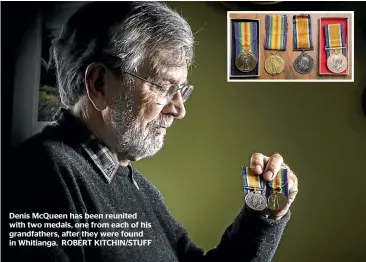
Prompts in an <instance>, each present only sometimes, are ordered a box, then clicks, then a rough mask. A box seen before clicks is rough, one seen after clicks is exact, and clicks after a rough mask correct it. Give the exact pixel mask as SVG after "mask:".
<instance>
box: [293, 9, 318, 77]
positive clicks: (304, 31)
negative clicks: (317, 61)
mask: <svg viewBox="0 0 366 262" xmlns="http://www.w3.org/2000/svg"><path fill="white" fill-rule="evenodd" d="M292 21H293V36H294V50H295V51H297V50H298V51H302V53H301V54H300V55H299V56H298V57H296V59H295V61H294V68H295V70H296V71H297V72H298V73H300V74H308V73H310V72H311V71H312V70H313V68H314V59H313V58H312V57H311V56H309V55H308V54H306V53H305V52H304V51H309V50H314V45H313V34H312V28H311V17H310V15H294V16H293V19H292Z"/></svg>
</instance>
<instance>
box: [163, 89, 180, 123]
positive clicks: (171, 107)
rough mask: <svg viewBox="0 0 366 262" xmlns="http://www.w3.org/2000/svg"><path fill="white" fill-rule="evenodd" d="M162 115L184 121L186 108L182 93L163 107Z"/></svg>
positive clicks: (177, 94) (178, 93)
mask: <svg viewBox="0 0 366 262" xmlns="http://www.w3.org/2000/svg"><path fill="white" fill-rule="evenodd" d="M162 113H163V114H170V115H173V116H174V118H177V119H182V118H183V117H184V116H185V115H186V108H185V106H184V103H183V99H182V95H181V94H180V92H177V93H176V94H175V95H174V97H173V99H172V100H171V101H170V102H169V103H168V104H166V105H165V106H164V107H163V110H162Z"/></svg>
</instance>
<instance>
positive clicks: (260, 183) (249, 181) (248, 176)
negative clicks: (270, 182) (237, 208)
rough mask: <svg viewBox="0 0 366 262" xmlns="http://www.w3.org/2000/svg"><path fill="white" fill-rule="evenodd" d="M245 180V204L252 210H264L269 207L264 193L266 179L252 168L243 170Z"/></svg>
mask: <svg viewBox="0 0 366 262" xmlns="http://www.w3.org/2000/svg"><path fill="white" fill-rule="evenodd" d="M242 175H243V182H244V195H245V204H246V205H247V206H248V207H249V208H250V209H252V210H255V211H263V210H265V209H266V208H267V199H266V197H265V196H264V195H263V191H264V186H265V183H264V179H263V176H258V175H256V174H254V173H253V171H252V170H251V169H250V168H247V167H244V168H243V170H242Z"/></svg>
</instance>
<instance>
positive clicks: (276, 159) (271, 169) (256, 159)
mask: <svg viewBox="0 0 366 262" xmlns="http://www.w3.org/2000/svg"><path fill="white" fill-rule="evenodd" d="M250 168H252V170H253V172H254V174H256V175H262V174H263V177H264V179H265V180H267V181H271V180H273V179H274V178H275V176H276V175H277V173H278V172H279V171H280V169H281V168H286V169H287V170H288V183H289V187H288V188H289V198H288V203H287V205H286V207H285V208H284V209H282V210H280V211H277V212H275V213H274V218H275V219H280V218H281V217H283V216H284V215H285V214H286V213H287V212H288V210H289V208H290V206H291V204H292V202H293V201H294V200H295V197H296V195H297V192H298V181H297V177H296V175H295V174H294V173H293V172H292V171H291V169H290V168H289V167H288V165H286V164H285V163H284V160H283V157H282V156H281V155H280V154H277V153H275V154H273V155H272V156H271V157H268V156H265V155H263V154H261V153H254V154H253V155H252V157H251V159H250Z"/></svg>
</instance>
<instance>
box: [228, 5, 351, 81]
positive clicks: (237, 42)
mask: <svg viewBox="0 0 366 262" xmlns="http://www.w3.org/2000/svg"><path fill="white" fill-rule="evenodd" d="M353 20H354V12H353V11H341V12H340V11H337V12H335V11H334V12H327V13H324V12H314V11H308V12H306V11H304V12H279V11H276V12H269V11H266V12H253V11H251V12H247V11H243V12H240V11H235V12H231V11H230V12H228V19H227V41H228V45H227V46H228V50H227V54H228V60H227V69H228V81H229V82H240V81H273V80H275V81H282V82H285V81H300V82H301V81H302V82H304V81H312V82H319V81H323V82H332V81H337V82H340V81H345V82H353V81H354V68H353V61H354V50H353V43H354V41H353V39H354V34H353V31H354V28H353V27H354V23H353Z"/></svg>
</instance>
